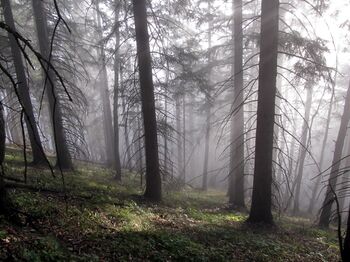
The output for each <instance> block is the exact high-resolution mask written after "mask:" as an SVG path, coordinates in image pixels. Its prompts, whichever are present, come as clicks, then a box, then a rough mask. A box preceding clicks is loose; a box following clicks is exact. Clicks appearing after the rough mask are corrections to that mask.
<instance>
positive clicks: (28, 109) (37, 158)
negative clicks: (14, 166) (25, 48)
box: [1, 0, 48, 165]
mask: <svg viewBox="0 0 350 262" xmlns="http://www.w3.org/2000/svg"><path fill="white" fill-rule="evenodd" d="M1 5H2V8H3V10H4V17H5V22H6V24H7V25H8V26H9V27H11V28H12V30H14V31H16V27H15V23H14V20H13V15H12V9H11V4H10V1H9V0H1ZM8 36H9V40H10V45H11V52H12V57H13V62H14V66H15V70H16V75H17V81H18V89H17V95H18V100H19V103H20V104H21V107H22V108H23V110H24V114H25V116H24V119H25V123H26V126H27V130H28V135H29V140H30V145H31V148H32V154H33V164H35V165H41V164H47V163H48V162H47V159H46V156H45V153H44V149H43V147H42V144H41V139H40V135H39V131H38V127H37V123H36V121H35V117H34V113H33V106H32V101H31V99H30V94H29V88H28V84H27V77H26V73H25V69H24V65H23V60H22V55H21V50H20V48H19V46H18V43H17V41H16V39H15V37H14V36H13V35H12V34H8ZM16 88H17V87H16Z"/></svg>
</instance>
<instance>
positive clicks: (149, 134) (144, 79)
mask: <svg viewBox="0 0 350 262" xmlns="http://www.w3.org/2000/svg"><path fill="white" fill-rule="evenodd" d="M146 9H147V8H146V1H145V0H133V11H134V19H135V30H136V45H137V56H138V64H139V77H140V86H141V102H142V113H143V125H144V133H145V136H144V137H145V151H146V191H145V197H146V198H148V199H150V200H153V201H160V200H161V196H162V190H161V188H162V184H161V177H160V172H159V156H158V138H157V119H156V110H155V101H154V86H153V79H152V59H151V54H150V47H149V35H148V28H147V10H146Z"/></svg>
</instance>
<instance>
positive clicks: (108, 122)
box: [95, 0, 116, 168]
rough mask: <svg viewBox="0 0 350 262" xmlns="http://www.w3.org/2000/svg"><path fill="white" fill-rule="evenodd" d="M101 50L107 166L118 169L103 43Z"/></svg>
mask: <svg viewBox="0 0 350 262" xmlns="http://www.w3.org/2000/svg"><path fill="white" fill-rule="evenodd" d="M95 4H96V19H97V34H98V38H99V39H100V40H99V41H102V39H103V33H102V22H101V16H100V9H99V0H97V1H96V2H95ZM98 49H99V52H100V54H99V61H98V63H99V67H100V68H101V72H100V76H99V83H100V88H99V90H100V95H101V100H102V110H103V130H104V138H105V146H106V157H107V165H108V166H109V167H112V168H115V167H116V156H115V151H114V147H115V141H114V131H113V125H112V123H113V122H112V111H111V103H110V99H109V90H108V77H107V68H106V55H105V49H104V46H103V43H100V44H99V46H98Z"/></svg>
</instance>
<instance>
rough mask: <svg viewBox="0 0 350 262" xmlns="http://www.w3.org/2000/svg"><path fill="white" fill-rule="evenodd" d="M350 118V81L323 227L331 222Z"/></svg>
mask: <svg viewBox="0 0 350 262" xmlns="http://www.w3.org/2000/svg"><path fill="white" fill-rule="evenodd" d="M349 119H350V83H349V87H348V91H347V94H346V98H345V105H344V112H343V115H342V117H341V122H340V128H339V132H338V136H337V141H336V142H335V149H334V154H333V160H332V168H331V172H330V176H329V180H328V185H327V191H326V197H325V199H324V201H323V205H322V210H321V215H320V222H319V225H320V226H321V227H328V226H329V223H330V218H331V212H332V204H333V202H334V194H333V190H334V191H335V190H336V184H337V178H338V171H339V166H340V162H341V161H340V160H341V156H342V153H343V146H344V141H345V136H346V131H347V128H348V123H349Z"/></svg>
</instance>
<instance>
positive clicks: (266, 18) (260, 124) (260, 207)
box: [248, 0, 279, 224]
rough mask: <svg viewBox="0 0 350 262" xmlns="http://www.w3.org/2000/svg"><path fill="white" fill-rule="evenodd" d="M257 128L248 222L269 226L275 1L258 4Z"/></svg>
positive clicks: (275, 36)
mask: <svg viewBox="0 0 350 262" xmlns="http://www.w3.org/2000/svg"><path fill="white" fill-rule="evenodd" d="M261 9H262V10H261V35H260V62H259V87H258V110H257V128H256V141H255V162H254V182H253V196H252V205H251V210H250V214H249V218H248V222H252V223H259V222H262V223H266V224H273V217H272V213H271V185H272V150H273V130H274V121H275V98H276V76H277V48H278V24H279V21H278V20H279V15H278V14H279V1H278V0H266V1H262V4H261Z"/></svg>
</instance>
